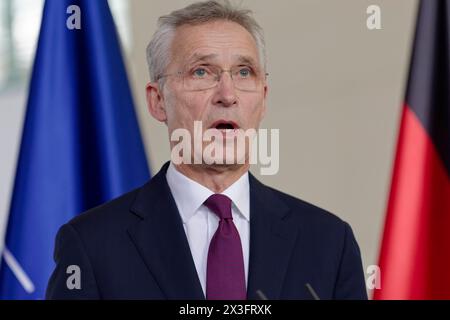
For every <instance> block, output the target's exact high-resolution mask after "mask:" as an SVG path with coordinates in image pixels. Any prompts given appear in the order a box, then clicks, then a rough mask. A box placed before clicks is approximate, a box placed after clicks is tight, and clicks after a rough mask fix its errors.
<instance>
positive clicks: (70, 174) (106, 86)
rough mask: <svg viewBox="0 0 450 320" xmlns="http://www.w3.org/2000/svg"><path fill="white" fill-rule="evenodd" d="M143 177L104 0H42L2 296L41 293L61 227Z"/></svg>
mask: <svg viewBox="0 0 450 320" xmlns="http://www.w3.org/2000/svg"><path fill="white" fill-rule="evenodd" d="M149 177H150V174H149V169H148V165H147V162H146V158H145V153H144V148H143V144H142V141H141V137H140V132H139V128H138V123H137V120H136V115H135V111H134V107H133V101H132V97H131V93H130V88H129V85H128V81H127V76H126V71H125V68H124V64H123V61H122V56H121V51H120V46H119V41H118V36H117V32H116V29H115V25H114V22H113V19H112V16H111V12H110V10H109V7H108V3H107V1H106V0H95V1H93V0H47V1H46V2H45V6H44V13H43V20H42V26H41V31H40V36H39V42H38V48H37V53H36V58H35V62H34V68H33V74H32V79H31V84H30V91H29V99H28V105H27V111H26V118H25V124H24V128H23V136H22V142H21V147H20V155H19V160H18V165H17V172H16V177H15V183H14V189H13V196H12V200H11V206H10V213H9V220H8V225H7V234H6V239H5V248H4V251H3V252H2V255H1V257H2V259H1V265H0V298H2V299H41V298H44V296H45V289H46V286H47V282H48V279H49V277H50V275H51V272H52V271H53V268H54V262H53V247H54V241H55V236H56V233H57V231H58V229H59V227H60V226H61V225H62V224H64V223H65V222H67V221H68V220H70V219H71V218H73V217H74V216H75V215H77V214H79V213H81V212H83V211H85V210H87V209H89V208H92V207H94V206H96V205H99V204H101V203H103V202H105V201H108V200H110V199H112V198H114V197H117V196H119V195H120V194H122V193H125V192H127V191H129V190H131V189H133V188H135V187H138V186H140V185H141V184H143V183H144V182H145V181H146V180H148V179H149Z"/></svg>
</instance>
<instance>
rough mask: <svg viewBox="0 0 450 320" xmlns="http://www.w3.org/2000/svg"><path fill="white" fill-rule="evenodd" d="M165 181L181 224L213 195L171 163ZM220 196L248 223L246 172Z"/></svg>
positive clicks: (248, 204)
mask: <svg viewBox="0 0 450 320" xmlns="http://www.w3.org/2000/svg"><path fill="white" fill-rule="evenodd" d="M166 179H167V183H168V185H169V188H170V191H171V192H172V195H173V198H174V199H175V203H176V204H177V207H178V211H179V212H180V215H181V219H182V220H183V223H187V222H188V221H189V219H190V218H192V217H193V216H194V215H195V214H196V213H197V212H198V209H199V208H200V207H201V206H202V205H203V203H204V202H205V201H206V199H208V198H209V197H210V196H211V195H213V194H214V192H213V191H211V190H209V189H208V188H206V187H204V186H203V185H201V184H200V183H198V182H196V181H194V180H192V179H190V178H188V177H186V176H185V175H183V174H182V173H181V172H179V171H178V170H177V169H176V168H175V166H174V165H173V164H172V162H171V163H170V165H169V168H168V169H167V172H166ZM222 194H224V195H226V196H228V197H229V198H230V199H231V200H232V202H233V205H234V206H235V208H236V209H237V211H238V212H240V213H241V214H242V216H243V217H244V218H245V219H246V220H247V221H250V184H249V180H248V172H246V173H245V174H243V175H242V176H241V177H240V178H239V179H238V180H237V181H236V182H234V183H233V184H232V185H231V186H229V187H228V188H227V189H226V190H224V191H223V192H222Z"/></svg>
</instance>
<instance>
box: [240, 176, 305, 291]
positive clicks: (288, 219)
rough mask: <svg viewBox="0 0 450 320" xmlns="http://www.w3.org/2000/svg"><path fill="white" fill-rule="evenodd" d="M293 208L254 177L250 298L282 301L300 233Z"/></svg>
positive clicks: (251, 203) (251, 207)
mask: <svg viewBox="0 0 450 320" xmlns="http://www.w3.org/2000/svg"><path fill="white" fill-rule="evenodd" d="M293 218H294V217H293V215H292V214H289V208H288V207H287V206H286V204H284V202H282V201H281V200H279V199H278V198H277V197H275V195H274V194H273V192H272V191H271V190H270V188H268V187H266V186H264V185H263V184H261V183H260V182H259V181H258V180H256V178H255V177H253V176H252V175H250V259H249V279H248V286H247V297H248V299H252V300H255V299H260V297H258V295H257V294H256V292H257V291H258V290H260V291H261V292H262V293H263V294H264V295H266V296H267V297H268V298H269V299H279V298H280V294H281V289H282V285H283V282H284V278H285V274H286V271H287V268H288V264H289V258H290V256H291V254H292V250H293V249H294V244H295V240H296V238H297V234H298V224H297V223H293V221H292V219H293Z"/></svg>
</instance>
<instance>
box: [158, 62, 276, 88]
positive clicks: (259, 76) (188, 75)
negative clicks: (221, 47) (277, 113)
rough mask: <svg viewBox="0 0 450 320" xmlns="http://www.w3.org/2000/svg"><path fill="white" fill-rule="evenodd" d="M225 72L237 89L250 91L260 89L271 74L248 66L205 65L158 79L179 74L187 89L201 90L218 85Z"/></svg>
mask: <svg viewBox="0 0 450 320" xmlns="http://www.w3.org/2000/svg"><path fill="white" fill-rule="evenodd" d="M223 73H229V74H230V76H231V79H232V80H233V83H234V87H235V88H236V89H238V90H241V91H250V92H252V91H258V89H260V87H261V85H262V83H263V79H264V80H265V79H266V78H267V76H268V75H269V74H268V73H261V72H258V71H255V70H254V69H253V68H251V67H248V66H239V67H234V68H231V69H230V70H224V69H221V68H219V67H216V66H211V65H205V66H198V67H194V68H191V69H189V68H186V69H185V71H179V72H176V73H171V74H163V75H161V76H159V77H158V78H157V80H160V79H162V78H165V77H170V76H178V77H181V78H182V80H183V86H184V89H185V90H187V91H201V90H207V89H211V88H214V87H216V86H217V85H218V83H219V81H220V79H221V77H222V74H223Z"/></svg>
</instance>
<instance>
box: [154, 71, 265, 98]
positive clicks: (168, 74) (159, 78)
mask: <svg viewBox="0 0 450 320" xmlns="http://www.w3.org/2000/svg"><path fill="white" fill-rule="evenodd" d="M217 69H218V71H219V73H218V74H216V79H215V80H214V85H212V86H211V87H207V88H204V89H197V90H192V89H190V90H187V89H186V85H185V83H184V81H185V78H184V76H185V74H186V73H187V72H189V71H187V70H185V71H177V72H174V73H165V74H162V75H159V76H158V77H157V78H156V81H159V80H161V79H164V78H167V77H173V76H176V77H181V78H182V80H183V87H184V89H185V90H187V91H204V90H209V89H212V88H215V87H217V86H218V85H219V82H220V80H221V79H222V74H224V73H229V74H230V78H231V80H232V81H233V85H234V88H235V89H237V90H239V91H244V92H256V91H258V89H255V90H245V89H240V88H238V87H236V82H235V81H234V78H233V73H232V71H233V70H232V69H222V68H217ZM268 76H269V73H267V72H266V73H264V78H261V79H260V80H261V82H262V80H267V77H268Z"/></svg>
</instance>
